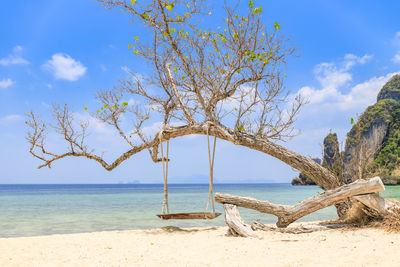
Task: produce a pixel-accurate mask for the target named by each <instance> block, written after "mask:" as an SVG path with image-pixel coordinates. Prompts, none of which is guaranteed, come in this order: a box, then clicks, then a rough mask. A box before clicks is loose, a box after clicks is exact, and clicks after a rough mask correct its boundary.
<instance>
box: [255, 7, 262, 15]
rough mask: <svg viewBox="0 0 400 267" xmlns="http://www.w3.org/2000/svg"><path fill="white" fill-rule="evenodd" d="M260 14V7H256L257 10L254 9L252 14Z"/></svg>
mask: <svg viewBox="0 0 400 267" xmlns="http://www.w3.org/2000/svg"><path fill="white" fill-rule="evenodd" d="M261 12H262V7H257V8H255V9H253V13H254V14H256V15H257V14H260V13H261Z"/></svg>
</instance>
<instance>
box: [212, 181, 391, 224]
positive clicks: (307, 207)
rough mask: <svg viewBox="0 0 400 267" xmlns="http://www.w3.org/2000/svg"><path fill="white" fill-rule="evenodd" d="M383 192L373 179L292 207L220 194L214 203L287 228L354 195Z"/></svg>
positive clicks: (325, 193)
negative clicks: (261, 215) (267, 216)
mask: <svg viewBox="0 0 400 267" xmlns="http://www.w3.org/2000/svg"><path fill="white" fill-rule="evenodd" d="M383 190H385V186H384V185H383V183H382V180H381V179H380V178H379V177H374V178H371V179H368V180H363V179H362V180H357V181H355V182H353V183H351V184H346V185H343V186H340V187H338V188H335V189H332V190H327V191H325V192H323V193H321V194H318V195H315V196H313V197H311V198H308V199H305V200H303V201H302V202H300V203H298V204H296V205H293V206H289V205H280V204H274V203H271V202H269V201H267V200H257V199H254V198H251V197H240V196H233V195H229V194H222V193H216V194H215V201H216V202H218V203H222V204H233V205H236V206H239V207H244V208H249V209H254V210H257V211H259V212H263V213H269V214H273V215H275V216H277V217H278V222H277V224H276V225H277V226H278V227H287V226H288V225H289V224H291V223H292V222H294V221H296V220H298V219H300V218H301V217H304V216H305V215H307V214H310V213H312V212H315V211H317V210H320V209H323V208H325V207H328V206H331V205H334V204H337V203H339V202H343V201H346V200H347V198H349V197H352V196H354V195H360V194H368V193H373V192H378V191H383Z"/></svg>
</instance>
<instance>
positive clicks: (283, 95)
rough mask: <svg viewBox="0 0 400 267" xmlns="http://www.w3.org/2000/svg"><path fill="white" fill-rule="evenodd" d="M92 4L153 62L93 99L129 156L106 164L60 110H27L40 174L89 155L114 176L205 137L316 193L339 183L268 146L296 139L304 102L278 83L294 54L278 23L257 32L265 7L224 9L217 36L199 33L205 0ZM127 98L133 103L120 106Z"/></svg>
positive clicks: (82, 128)
mask: <svg viewBox="0 0 400 267" xmlns="http://www.w3.org/2000/svg"><path fill="white" fill-rule="evenodd" d="M99 2H100V3H102V4H103V5H104V6H105V7H106V8H107V9H113V8H118V9H119V10H122V11H124V12H125V13H127V14H128V16H130V17H131V19H132V21H134V23H135V25H138V24H142V25H143V27H144V28H145V29H146V30H147V33H148V34H149V36H151V37H150V38H147V39H146V40H144V41H142V40H141V39H139V38H138V37H136V38H135V39H134V43H132V44H129V46H128V47H129V49H131V51H132V52H133V53H135V54H136V55H137V56H138V57H140V58H142V59H143V60H144V61H146V62H148V63H150V66H151V67H152V75H151V76H150V77H142V76H140V75H138V74H136V73H134V72H132V73H131V77H129V79H125V80H122V81H121V82H120V84H119V85H118V86H117V87H115V88H113V89H111V90H109V91H103V92H99V93H98V94H97V95H96V97H97V99H98V100H99V101H100V102H101V108H100V109H99V110H97V111H96V112H93V113H92V114H91V116H93V117H95V118H96V119H98V120H100V121H102V122H104V123H107V124H109V125H110V126H112V127H114V128H115V129H116V130H117V131H118V133H119V134H120V136H121V138H122V139H123V140H124V141H125V142H126V145H127V150H126V152H125V153H123V154H121V155H120V156H119V157H117V158H116V159H115V160H114V161H112V162H106V161H105V160H104V159H103V157H102V155H98V154H95V153H94V152H93V151H94V150H93V149H91V148H89V147H88V145H87V143H86V142H85V141H86V139H85V138H86V132H87V127H88V124H87V123H81V122H76V121H75V118H74V116H73V113H72V112H71V111H70V110H69V108H68V106H67V105H65V106H63V107H60V106H57V105H56V106H54V118H55V123H54V125H53V126H51V124H47V123H44V122H43V121H42V120H41V119H40V117H39V116H38V115H36V114H35V113H33V112H31V113H30V114H29V119H28V121H27V124H28V126H29V128H30V130H29V132H28V136H27V139H28V141H29V143H30V144H31V147H30V152H31V154H32V155H33V156H35V157H36V158H38V159H40V160H41V161H42V162H43V164H41V165H40V166H39V168H42V167H49V168H50V167H51V165H52V164H53V162H55V161H56V160H59V159H62V158H65V157H86V158H89V159H93V160H95V161H97V162H98V163H99V164H101V165H102V166H103V167H104V168H105V169H106V170H109V171H111V170H113V169H114V168H116V167H117V166H118V165H119V164H121V163H122V162H123V161H125V160H127V159H129V158H130V157H132V156H133V155H135V154H136V153H139V152H141V151H143V150H148V151H149V153H150V156H151V158H152V160H153V161H154V162H159V161H161V158H160V156H159V146H160V144H161V142H163V141H167V140H170V139H173V138H178V137H181V136H185V135H191V134H202V135H206V134H209V135H211V136H215V137H217V138H220V139H224V140H226V141H229V142H231V143H233V144H236V145H241V146H244V147H248V148H250V149H254V150H257V151H261V152H264V153H266V154H269V155H271V156H273V157H276V158H278V159H280V160H282V161H283V162H285V163H287V164H288V165H290V166H291V167H293V168H295V169H297V170H299V171H301V172H303V173H304V174H306V175H308V176H309V177H311V178H312V179H313V180H314V181H315V182H316V183H317V184H318V185H319V186H320V187H321V188H322V189H325V190H327V189H333V188H336V187H338V186H340V185H341V184H342V181H341V180H340V179H338V178H337V177H336V176H335V175H334V174H333V173H332V172H330V171H329V170H327V169H325V168H323V167H322V166H320V165H319V164H317V163H315V162H314V161H313V160H312V159H311V158H308V157H305V156H302V155H300V154H298V153H296V152H293V151H291V150H288V149H287V148H285V147H283V146H281V145H279V144H277V143H276V142H275V141H278V140H282V141H285V140H287V139H289V138H291V137H293V136H294V135H295V134H296V132H295V131H294V129H293V122H294V120H295V117H296V115H297V114H298V112H299V110H300V108H301V107H302V105H303V104H304V100H303V99H302V98H301V97H300V96H294V97H293V96H291V95H290V94H289V92H288V91H287V90H286V88H285V87H284V85H283V80H284V76H285V75H284V72H283V71H284V67H285V64H286V62H287V59H288V57H290V56H292V55H294V53H295V49H294V48H293V47H292V45H291V44H290V42H289V40H288V39H287V38H284V37H283V36H282V35H281V34H280V31H279V29H280V25H279V24H278V23H275V24H274V25H271V27H266V26H265V25H263V23H262V20H261V16H262V9H261V8H260V7H257V6H255V4H254V2H253V1H250V2H249V4H248V8H247V9H246V10H244V11H243V10H242V9H241V10H239V8H238V4H236V5H233V6H232V5H231V3H229V4H228V2H226V3H225V5H224V10H225V18H224V20H223V25H222V26H221V27H218V28H217V29H200V28H199V26H198V25H201V22H202V21H201V19H203V20H204V19H205V18H207V16H211V15H212V11H211V9H210V8H209V7H208V6H207V3H206V1H205V0H189V1H178V0H176V1H173V2H166V1H162V0H149V1H137V3H136V1H135V0H133V1H125V0H99ZM149 88H151V90H149ZM128 96H129V97H134V99H135V101H136V103H135V104H129V103H127V102H123V99H126V98H127V97H128ZM122 115H124V117H131V118H132V119H133V120H134V125H133V126H134V130H133V131H132V132H125V131H124V130H123V129H122V127H121V120H122ZM157 119H160V120H161V121H162V124H163V128H162V130H161V131H160V132H158V133H157V134H155V135H154V136H146V135H145V134H144V132H143V127H144V125H146V124H147V123H150V122H151V121H153V122H154V120H157ZM174 125H181V126H174ZM49 127H50V128H52V129H53V130H55V131H56V132H57V133H58V134H60V135H61V136H62V137H63V139H64V140H65V142H66V143H67V145H68V146H67V147H68V149H67V150H66V151H65V152H63V153H55V152H52V151H50V150H49V149H48V146H47V145H46V133H47V129H49ZM135 140H136V141H135ZM137 140H140V142H138V141H137Z"/></svg>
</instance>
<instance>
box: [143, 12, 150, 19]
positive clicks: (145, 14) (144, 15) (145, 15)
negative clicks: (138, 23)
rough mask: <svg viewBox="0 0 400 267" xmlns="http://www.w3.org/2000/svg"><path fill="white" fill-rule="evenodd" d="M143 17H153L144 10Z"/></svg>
mask: <svg viewBox="0 0 400 267" xmlns="http://www.w3.org/2000/svg"><path fill="white" fill-rule="evenodd" d="M142 17H143V18H144V19H151V16H150V15H149V14H147V13H146V12H144V13H143V14H142Z"/></svg>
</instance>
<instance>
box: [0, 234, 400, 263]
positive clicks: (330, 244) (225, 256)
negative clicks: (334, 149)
mask: <svg viewBox="0 0 400 267" xmlns="http://www.w3.org/2000/svg"><path fill="white" fill-rule="evenodd" d="M226 231H227V228H226V227H215V228H199V229H195V228H191V229H183V230H179V229H178V230H176V229H169V230H168V229H153V230H130V231H111V232H96V233H82V234H68V235H50V236H37V237H20V238H1V239H0V251H1V254H0V266H400V252H399V249H400V234H399V233H387V232H385V231H383V230H380V229H372V228H363V229H356V230H339V229H335V230H327V231H318V232H313V233H304V234H283V233H274V232H263V231H260V232H258V233H259V235H260V238H238V237H229V236H226V235H225V234H226Z"/></svg>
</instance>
